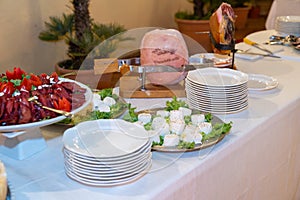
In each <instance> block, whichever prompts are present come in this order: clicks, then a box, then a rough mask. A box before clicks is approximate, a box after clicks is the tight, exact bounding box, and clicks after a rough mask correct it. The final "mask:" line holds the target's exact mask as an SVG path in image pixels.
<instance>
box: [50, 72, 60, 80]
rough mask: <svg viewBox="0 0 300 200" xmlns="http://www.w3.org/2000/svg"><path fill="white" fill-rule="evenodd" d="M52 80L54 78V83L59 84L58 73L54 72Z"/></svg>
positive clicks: (51, 76)
mask: <svg viewBox="0 0 300 200" xmlns="http://www.w3.org/2000/svg"><path fill="white" fill-rule="evenodd" d="M50 78H53V81H54V82H58V75H57V73H56V72H53V73H52V74H51V75H50Z"/></svg>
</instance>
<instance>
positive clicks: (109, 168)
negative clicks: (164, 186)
mask: <svg viewBox="0 0 300 200" xmlns="http://www.w3.org/2000/svg"><path fill="white" fill-rule="evenodd" d="M151 156H152V153H151V152H149V153H148V154H147V155H145V156H143V157H141V158H139V159H138V160H136V161H135V162H132V163H128V164H122V165H110V164H108V165H103V164H99V165H90V164H86V163H83V162H79V161H77V160H75V159H70V158H67V157H65V164H68V165H69V166H71V167H72V168H74V169H77V170H80V171H82V172H86V173H94V174H99V175H101V176H116V175H120V174H124V173H128V172H129V170H134V169H135V168H136V167H137V166H140V165H142V164H143V163H145V162H148V161H149V160H150V159H151Z"/></svg>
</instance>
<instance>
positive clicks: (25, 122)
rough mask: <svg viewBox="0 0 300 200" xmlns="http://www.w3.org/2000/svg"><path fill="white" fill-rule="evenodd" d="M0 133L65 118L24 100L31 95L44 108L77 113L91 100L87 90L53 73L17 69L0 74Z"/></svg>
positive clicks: (30, 127) (20, 129) (89, 90)
mask: <svg viewBox="0 0 300 200" xmlns="http://www.w3.org/2000/svg"><path fill="white" fill-rule="evenodd" d="M0 93H1V97H0V100H1V102H2V105H1V113H0V115H1V126H0V132H1V133H7V132H15V131H23V130H26V129H32V128H39V127H42V126H46V125H49V124H53V123H56V122H59V121H61V120H63V119H65V116H63V115H59V114H57V113H55V112H52V111H49V110H46V109H43V108H42V107H41V106H39V105H37V104H36V103H34V102H30V101H29V100H28V99H29V98H30V97H32V96H34V97H36V99H37V100H38V101H39V102H40V103H41V104H42V105H47V106H48V107H51V108H54V109H57V110H64V111H67V112H71V113H73V114H74V113H77V112H79V111H80V110H82V109H83V108H85V107H86V106H87V105H88V104H89V103H90V101H91V99H92V92H91V89H90V88H88V87H87V86H86V85H84V84H81V83H79V82H76V81H73V80H70V79H64V78H58V76H57V74H55V73H53V74H52V75H50V76H48V75H46V74H41V75H34V74H27V73H26V72H24V71H23V70H21V69H20V68H14V71H13V72H9V71H7V72H6V75H4V74H3V75H2V76H1V89H0Z"/></svg>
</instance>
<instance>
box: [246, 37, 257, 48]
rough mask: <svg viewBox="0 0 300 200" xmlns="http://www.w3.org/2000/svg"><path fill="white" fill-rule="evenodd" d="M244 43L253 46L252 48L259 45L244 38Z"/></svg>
mask: <svg viewBox="0 0 300 200" xmlns="http://www.w3.org/2000/svg"><path fill="white" fill-rule="evenodd" d="M243 41H244V42H245V43H246V44H249V45H251V46H254V45H256V44H257V43H255V42H253V41H251V40H249V39H248V38H244V39H243Z"/></svg>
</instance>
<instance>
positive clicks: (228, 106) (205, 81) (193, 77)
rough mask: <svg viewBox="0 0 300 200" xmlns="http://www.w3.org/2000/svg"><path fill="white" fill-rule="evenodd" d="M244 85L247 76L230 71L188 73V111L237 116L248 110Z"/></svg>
mask: <svg viewBox="0 0 300 200" xmlns="http://www.w3.org/2000/svg"><path fill="white" fill-rule="evenodd" d="M247 82H248V75H247V74H245V73H243V72H240V71H237V70H232V69H219V68H203V69H197V70H193V71H189V73H188V75H187V77H186V80H185V90H186V95H187V102H188V104H189V106H190V107H191V108H193V109H198V110H200V111H203V112H210V113H215V114H226V113H235V112H239V111H242V110H244V109H246V108H247V107H248V86H247Z"/></svg>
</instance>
